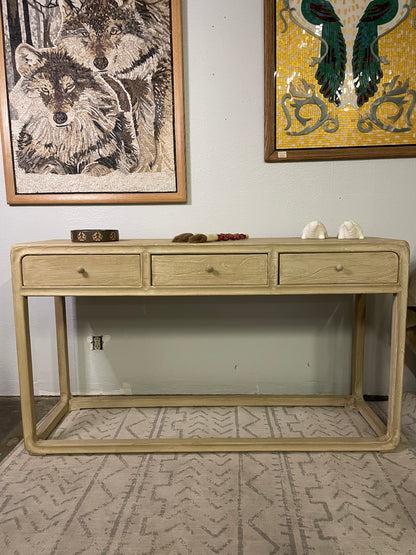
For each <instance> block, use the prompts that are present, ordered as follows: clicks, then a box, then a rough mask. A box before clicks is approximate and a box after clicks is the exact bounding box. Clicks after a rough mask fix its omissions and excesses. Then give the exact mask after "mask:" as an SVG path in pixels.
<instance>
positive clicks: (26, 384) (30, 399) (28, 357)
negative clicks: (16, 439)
mask: <svg viewBox="0 0 416 555" xmlns="http://www.w3.org/2000/svg"><path fill="white" fill-rule="evenodd" d="M14 318H15V327H16V347H17V362H18V368H19V383H20V402H21V411H22V426H23V437H24V440H25V445H26V448H27V449H28V450H30V449H31V447H32V446H33V445H34V444H35V442H36V412H35V399H34V393H33V370H32V352H31V346H30V328H29V307H28V299H27V297H23V296H21V295H15V296H14Z"/></svg>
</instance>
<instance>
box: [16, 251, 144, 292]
mask: <svg viewBox="0 0 416 555" xmlns="http://www.w3.org/2000/svg"><path fill="white" fill-rule="evenodd" d="M22 274H23V285H25V286H26V287H42V286H44V287H54V286H73V285H75V286H83V287H85V286H91V287H94V286H125V287H135V286H140V285H141V271H140V256H139V255H137V254H131V255H130V254H100V255H94V254H85V255H79V254H62V255H30V256H25V257H24V258H23V260H22Z"/></svg>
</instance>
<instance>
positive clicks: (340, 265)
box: [335, 264, 344, 272]
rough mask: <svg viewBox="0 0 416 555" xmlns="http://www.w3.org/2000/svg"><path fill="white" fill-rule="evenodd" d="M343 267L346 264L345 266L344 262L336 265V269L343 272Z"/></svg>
mask: <svg viewBox="0 0 416 555" xmlns="http://www.w3.org/2000/svg"><path fill="white" fill-rule="evenodd" d="M343 269H344V266H343V265H342V264H337V265H336V266H335V270H336V271H337V272H342V270H343Z"/></svg>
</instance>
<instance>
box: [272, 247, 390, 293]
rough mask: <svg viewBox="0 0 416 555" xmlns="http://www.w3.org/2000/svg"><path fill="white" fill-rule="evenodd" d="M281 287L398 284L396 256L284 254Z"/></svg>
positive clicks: (385, 253) (373, 253) (281, 261)
mask: <svg viewBox="0 0 416 555" xmlns="http://www.w3.org/2000/svg"><path fill="white" fill-rule="evenodd" d="M279 267H280V268H279V276H280V279H279V283H280V284H281V285H292V284H295V285H296V284H297V285H330V284H343V283H346V284H348V283H350V284H359V283H364V284H367V283H368V284H369V283H373V284H377V283H397V279H398V269H399V261H398V257H397V255H396V254H395V253H393V252H360V253H305V254H295V253H293V254H281V255H280V263H279Z"/></svg>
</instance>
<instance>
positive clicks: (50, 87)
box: [0, 0, 186, 204]
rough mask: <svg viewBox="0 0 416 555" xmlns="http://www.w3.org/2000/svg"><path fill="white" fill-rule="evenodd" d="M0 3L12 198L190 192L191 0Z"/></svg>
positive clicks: (156, 196) (94, 198)
mask: <svg viewBox="0 0 416 555" xmlns="http://www.w3.org/2000/svg"><path fill="white" fill-rule="evenodd" d="M0 2H1V32H2V41H1V53H0V72H1V82H0V86H1V89H2V90H1V96H0V102H1V133H2V135H1V137H2V146H3V159H4V172H5V180H6V191H7V202H8V203H9V204H87V203H88V204H96V203H117V204H118V203H131V204H139V203H159V202H184V201H185V200H186V172H185V139H184V135H185V132H184V110H183V74H182V28H181V0H0Z"/></svg>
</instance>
